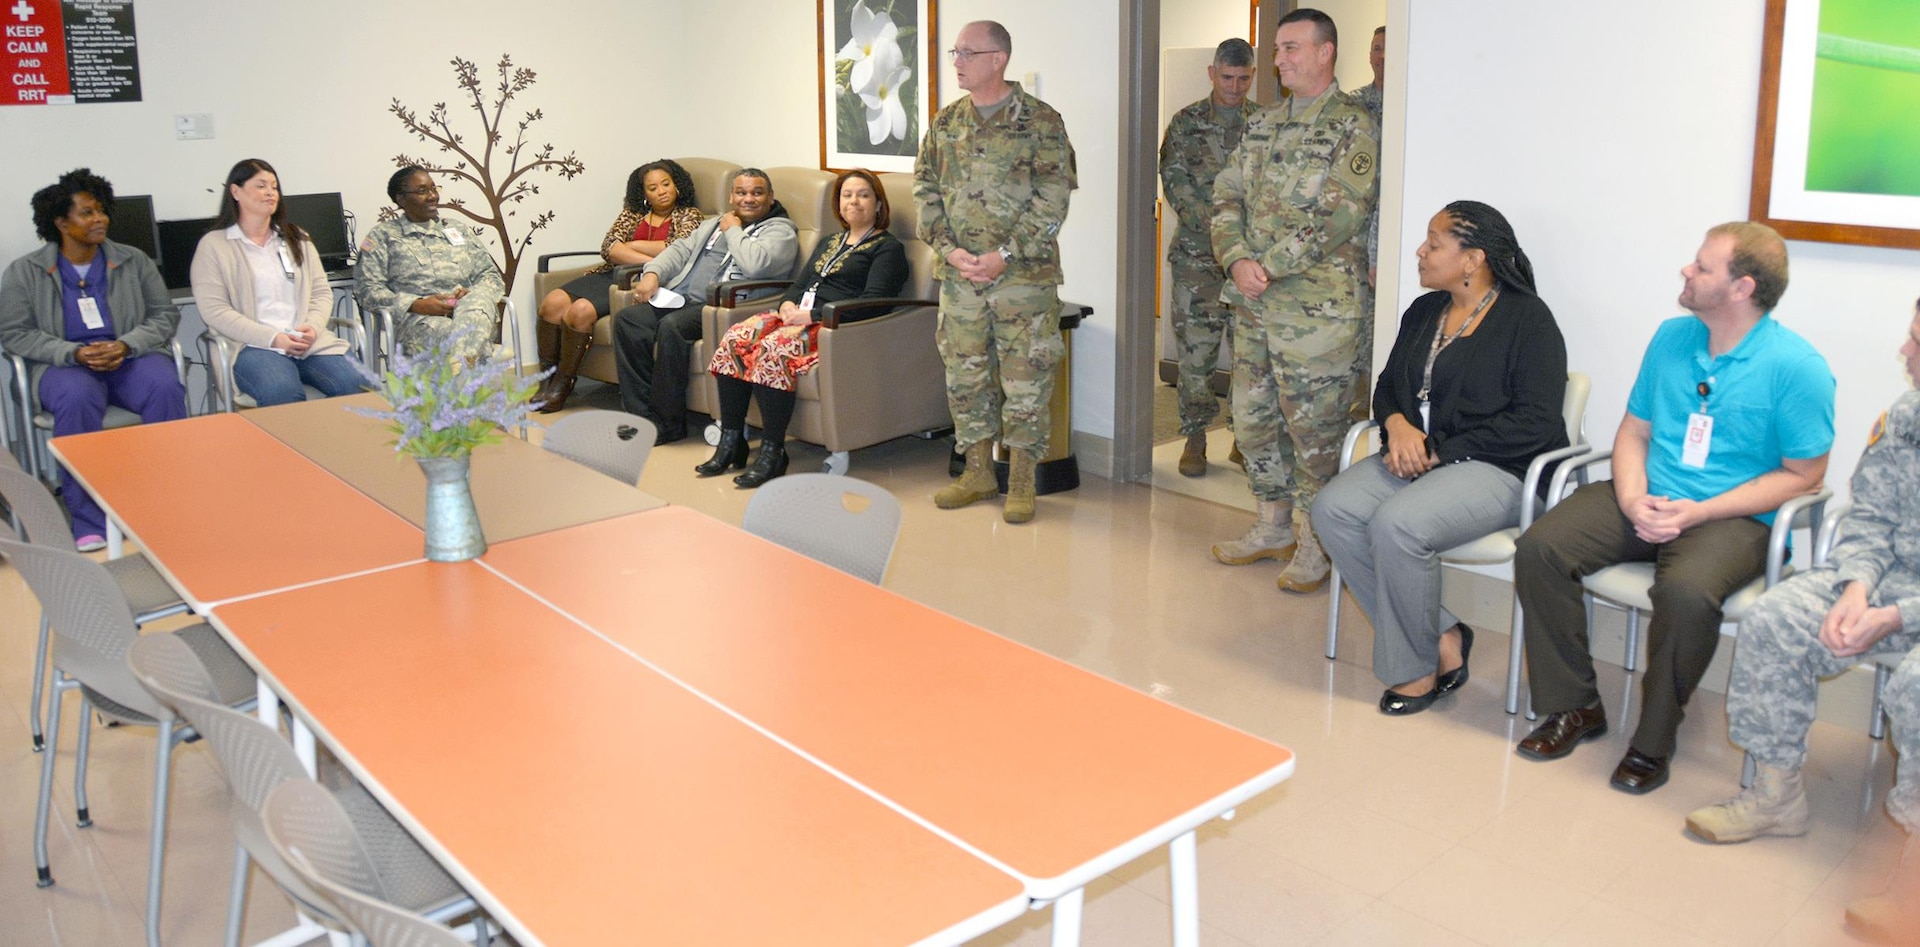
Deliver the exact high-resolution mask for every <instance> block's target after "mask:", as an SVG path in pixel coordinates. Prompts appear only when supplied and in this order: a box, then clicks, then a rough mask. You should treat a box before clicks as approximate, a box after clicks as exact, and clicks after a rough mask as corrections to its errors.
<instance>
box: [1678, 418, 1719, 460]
mask: <svg viewBox="0 0 1920 947" xmlns="http://www.w3.org/2000/svg"><path fill="white" fill-rule="evenodd" d="M1712 449H1713V415H1710V414H1699V413H1697V412H1696V413H1694V414H1689V415H1687V442H1686V443H1685V444H1684V445H1682V446H1681V449H1680V463H1681V464H1682V465H1684V466H1687V467H1693V468H1695V469H1699V468H1702V467H1705V466H1706V465H1707V452H1708V451H1710V450H1712Z"/></svg>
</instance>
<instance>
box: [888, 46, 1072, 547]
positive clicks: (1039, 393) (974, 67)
mask: <svg viewBox="0 0 1920 947" xmlns="http://www.w3.org/2000/svg"><path fill="white" fill-rule="evenodd" d="M950 52H951V54H952V56H953V68H954V72H955V73H956V74H957V75H958V76H959V81H960V88H962V89H965V90H966V91H967V93H968V95H967V97H966V98H963V99H961V100H959V101H957V102H955V103H953V104H952V105H949V106H947V107H946V108H943V109H941V110H940V113H939V114H938V115H935V116H934V118H933V125H932V126H931V127H929V128H928V129H927V135H926V137H925V138H924V139H922V140H921V142H920V156H919V159H918V160H916V161H915V162H914V167H913V200H914V203H915V204H916V205H918V207H919V210H920V239H921V240H924V241H926V243H927V245H928V246H930V247H932V248H933V252H934V256H936V257H937V258H938V259H939V268H938V276H939V279H940V326H939V329H938V330H936V331H935V333H934V340H935V341H936V342H937V343H938V344H939V346H940V359H941V361H943V362H945V363H946V369H947V407H948V408H949V410H951V411H952V413H953V429H954V441H955V442H956V443H957V444H958V445H959V446H960V448H961V449H962V450H963V451H965V453H966V455H967V469H966V472H965V473H962V474H961V475H960V478H959V479H957V480H955V481H954V482H953V483H952V484H950V485H948V486H947V487H945V488H943V489H942V490H940V492H938V493H936V494H934V497H933V502H934V504H935V505H936V506H939V507H940V508H941V509H946V510H950V509H954V508H957V507H962V506H966V505H967V504H969V503H973V502H975V501H978V500H985V499H988V498H990V497H994V496H998V495H999V493H1000V487H999V483H998V481H997V479H996V478H995V476H994V470H993V463H992V458H991V451H992V450H993V441H994V439H995V438H996V437H997V438H999V440H1000V442H1001V443H1002V444H1004V445H1006V448H1007V454H1008V464H1007V467H1008V470H1007V502H1006V506H1005V507H1004V508H1003V510H1002V512H1001V515H1002V517H1003V518H1004V519H1005V520H1006V521H1007V522H1009V523H1024V522H1026V521H1028V520H1030V519H1033V506H1034V502H1033V497H1034V483H1033V476H1034V467H1035V465H1036V464H1037V463H1038V462H1039V460H1040V455H1042V454H1044V453H1046V451H1047V437H1048V434H1049V433H1050V432H1049V427H1050V418H1049V415H1048V407H1049V402H1050V401H1051V400H1052V399H1053V380H1054V366H1055V365H1057V364H1058V363H1059V361H1060V357H1061V355H1063V354H1064V353H1065V351H1066V342H1065V341H1064V340H1062V339H1061V337H1060V292H1059V287H1060V281H1061V278H1062V277H1061V273H1060V242H1059V237H1058V235H1059V232H1060V225H1061V224H1062V223H1063V222H1065V221H1066V219H1067V200H1068V195H1069V194H1070V193H1071V192H1072V191H1073V189H1074V188H1075V187H1078V186H1079V184H1078V182H1077V181H1076V180H1075V178H1074V163H1073V145H1072V143H1070V142H1069V141H1067V125H1066V122H1065V121H1063V120H1062V119H1061V118H1060V113H1059V112H1056V111H1054V110H1053V108H1052V107H1051V106H1049V105H1047V103H1045V102H1042V101H1040V100H1039V99H1036V98H1034V97H1033V96H1031V95H1028V94H1027V92H1026V90H1024V89H1022V88H1020V84H1019V83H1017V82H1008V81H1007V80H1006V75H1007V60H1008V58H1009V57H1010V56H1011V55H1012V53H1013V38H1012V37H1011V36H1008V35H1007V29H1006V27H1004V26H1001V25H1000V24H998V23H995V22H993V21H991V20H982V21H978V22H974V23H969V24H967V25H966V26H965V27H962V28H961V30H960V35H959V36H958V37H957V38H956V39H955V40H954V48H953V49H952V50H951V51H950ZM1063 433H1064V432H1063Z"/></svg>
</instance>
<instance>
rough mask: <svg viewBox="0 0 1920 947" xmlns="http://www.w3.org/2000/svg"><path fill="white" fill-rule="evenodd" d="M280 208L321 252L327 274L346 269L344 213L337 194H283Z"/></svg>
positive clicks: (321, 260) (345, 216)
mask: <svg viewBox="0 0 1920 947" xmlns="http://www.w3.org/2000/svg"><path fill="white" fill-rule="evenodd" d="M280 204H281V206H283V207H285V208H286V209H287V219H288V220H290V221H292V222H293V223H295V224H297V225H299V227H300V229H301V230H305V231H306V232H307V237H308V238H309V239H311V240H312V241H313V247H314V249H316V250H319V251H320V265H321V266H322V267H324V268H325V269H327V270H328V271H337V270H342V269H345V268H346V266H347V253H348V249H349V248H348V246H347V212H346V208H345V206H343V205H342V204H341V201H340V192H338V191H335V192H333V193H330V194H282V195H280Z"/></svg>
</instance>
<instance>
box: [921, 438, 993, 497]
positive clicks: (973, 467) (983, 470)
mask: <svg viewBox="0 0 1920 947" xmlns="http://www.w3.org/2000/svg"><path fill="white" fill-rule="evenodd" d="M999 495H1000V481H999V480H998V479H996V478H995V477H994V475H993V442H992V441H981V442H980V443H978V444H970V445H968V446H967V469H966V470H964V471H962V472H961V474H960V476H959V477H958V478H956V479H955V480H954V481H953V482H952V483H950V484H947V485H946V486H944V487H941V488H940V492H938V493H935V494H934V495H933V505H934V506H937V507H939V508H941V509H943V510H957V509H959V508H961V507H963V506H966V505H967V504H969V503H975V502H978V501H980V500H991V499H993V498H994V497H996V496H999Z"/></svg>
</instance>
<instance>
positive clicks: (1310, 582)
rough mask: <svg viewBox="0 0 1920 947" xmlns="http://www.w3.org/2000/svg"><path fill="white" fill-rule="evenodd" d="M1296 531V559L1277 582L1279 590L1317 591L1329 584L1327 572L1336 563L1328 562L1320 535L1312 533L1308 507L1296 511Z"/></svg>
mask: <svg viewBox="0 0 1920 947" xmlns="http://www.w3.org/2000/svg"><path fill="white" fill-rule="evenodd" d="M1293 535H1294V537H1295V539H1296V540H1297V541H1298V543H1299V545H1298V547H1297V548H1295V549H1294V551H1293V561H1292V562H1289V563H1287V568H1286V569H1285V570H1284V571H1282V572H1281V573H1280V578H1279V579H1278V580H1277V581H1276V582H1275V583H1274V584H1276V585H1278V586H1279V587H1280V591H1282V592H1292V593H1294V594H1295V595H1308V594H1311V593H1313V592H1318V591H1320V588H1321V587H1322V586H1324V585H1326V584H1327V573H1328V572H1330V571H1332V569H1333V567H1332V566H1331V565H1328V563H1327V554H1326V553H1324V552H1321V551H1320V537H1318V536H1315V535H1313V519H1312V518H1311V517H1309V516H1308V515H1307V511H1306V510H1294V511H1293Z"/></svg>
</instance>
